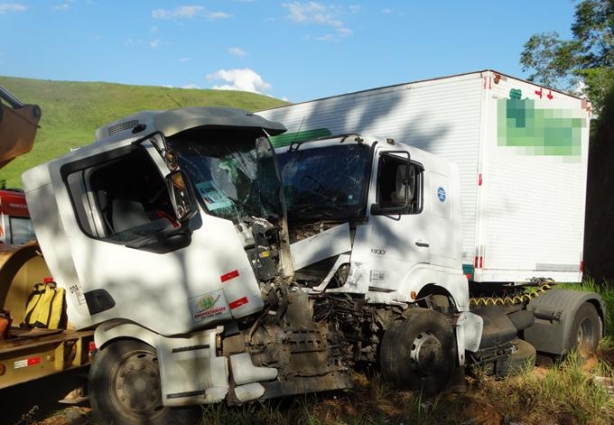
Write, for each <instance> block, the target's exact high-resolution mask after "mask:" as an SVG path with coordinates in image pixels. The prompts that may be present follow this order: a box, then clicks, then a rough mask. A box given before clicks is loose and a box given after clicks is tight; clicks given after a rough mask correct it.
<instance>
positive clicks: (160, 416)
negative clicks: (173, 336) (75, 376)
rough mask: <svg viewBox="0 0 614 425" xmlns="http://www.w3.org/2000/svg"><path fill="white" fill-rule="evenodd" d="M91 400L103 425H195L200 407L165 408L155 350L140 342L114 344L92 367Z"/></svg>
mask: <svg viewBox="0 0 614 425" xmlns="http://www.w3.org/2000/svg"><path fill="white" fill-rule="evenodd" d="M89 398H90V403H91V405H92V409H93V410H94V412H95V414H96V415H97V417H98V418H99V420H100V421H101V423H102V424H104V425H111V424H113V425H145V424H147V425H179V424H194V423H196V422H197V420H198V419H199V414H200V409H198V407H189V408H170V407H165V406H163V405H162V395H161V387H160V369H159V366H158V358H157V355H156V350H155V349H154V348H153V347H151V346H150V345H147V344H145V343H143V342H140V341H135V340H121V341H115V342H112V343H111V344H110V345H109V346H107V347H105V348H103V349H102V350H100V351H99V352H98V353H97V354H96V357H95V358H94V362H93V363H92V366H91V367H90V373H89Z"/></svg>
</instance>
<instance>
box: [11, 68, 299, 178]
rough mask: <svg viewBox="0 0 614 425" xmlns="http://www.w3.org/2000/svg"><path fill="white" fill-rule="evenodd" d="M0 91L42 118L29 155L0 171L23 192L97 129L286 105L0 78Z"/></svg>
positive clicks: (203, 93) (199, 93) (231, 95)
mask: <svg viewBox="0 0 614 425" xmlns="http://www.w3.org/2000/svg"><path fill="white" fill-rule="evenodd" d="M0 86H2V87H4V88H6V89H7V90H9V91H10V92H11V93H12V94H13V95H15V96H16V97H17V98H18V99H19V100H20V101H21V102H23V103H26V104H37V105H39V106H40V107H41V109H42V111H43V114H42V118H41V120H40V123H39V125H40V129H39V130H38V133H37V137H36V142H35V144H34V148H33V149H32V151H31V152H30V153H28V154H26V155H24V156H22V157H20V158H17V159H15V160H14V161H12V162H11V163H10V164H9V165H8V166H6V167H5V168H3V169H2V170H0V180H5V181H6V184H7V186H8V187H21V177H20V176H21V173H22V172H23V171H24V170H26V169H28V168H30V167H33V166H35V165H38V164H41V163H43V162H45V161H48V160H49V159H52V158H55V157H57V156H60V155H62V154H64V153H66V152H68V151H69V150H70V149H71V148H74V147H78V146H83V145H85V144H88V143H90V142H92V141H93V139H94V131H95V130H96V128H98V127H100V126H102V125H104V124H106V123H108V122H111V121H114V120H116V119H119V118H121V117H123V116H126V115H130V114H132V113H135V112H138V111H142V110H148V109H149V110H151V109H172V108H177V107H179V106H230V107H235V108H241V109H246V110H248V111H257V110H260V109H265V108H270V107H275V106H280V105H284V104H287V102H284V101H282V100H279V99H274V98H272V97H268V96H263V95H259V94H254V93H247V92H239V91H222V90H196V89H189V90H188V89H179V88H167V87H151V86H131V85H123V84H110V83H81V82H70V81H46V80H32V79H26V78H14V77H2V76H0Z"/></svg>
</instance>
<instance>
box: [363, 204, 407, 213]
mask: <svg viewBox="0 0 614 425" xmlns="http://www.w3.org/2000/svg"><path fill="white" fill-rule="evenodd" d="M370 211H371V215H397V214H404V213H406V212H407V205H400V206H394V207H382V206H381V205H380V204H378V203H375V204H371V210H370Z"/></svg>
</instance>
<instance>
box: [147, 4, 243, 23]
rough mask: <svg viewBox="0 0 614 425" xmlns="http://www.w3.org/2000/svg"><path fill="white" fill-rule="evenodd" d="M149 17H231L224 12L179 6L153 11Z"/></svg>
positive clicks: (213, 18) (200, 7) (199, 7)
mask: <svg viewBox="0 0 614 425" xmlns="http://www.w3.org/2000/svg"><path fill="white" fill-rule="evenodd" d="M151 17H152V18H154V19H192V18H197V17H205V18H207V19H211V20H215V19H224V18H230V17H232V15H230V14H229V13H226V12H209V11H206V10H205V8H204V7H202V6H195V5H193V6H187V5H186V6H179V7H176V8H175V9H172V10H171V9H155V10H153V11H152V12H151Z"/></svg>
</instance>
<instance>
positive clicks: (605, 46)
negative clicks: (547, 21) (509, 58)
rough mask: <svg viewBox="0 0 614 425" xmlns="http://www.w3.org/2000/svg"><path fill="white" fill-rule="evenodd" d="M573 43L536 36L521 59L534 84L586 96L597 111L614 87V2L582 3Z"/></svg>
mask: <svg viewBox="0 0 614 425" xmlns="http://www.w3.org/2000/svg"><path fill="white" fill-rule="evenodd" d="M571 32H572V39H571V40H563V39H561V38H560V36H559V34H558V33H556V32H549V33H541V34H534V35H532V36H531V37H530V38H529V40H528V41H527V42H526V43H525V44H524V50H523V51H522V54H521V56H520V63H521V65H522V69H523V71H532V74H531V75H530V76H529V80H530V81H534V82H536V83H539V84H543V85H546V86H548V87H553V88H557V89H560V90H564V91H568V92H572V93H575V94H585V95H587V97H588V98H589V99H590V100H591V102H592V103H593V105H594V107H595V109H596V110H597V111H599V110H600V108H601V106H602V105H603V101H604V97H605V94H606V93H607V91H608V90H609V89H610V88H611V87H613V86H614V0H582V1H580V2H579V3H578V5H577V6H576V9H575V15H574V22H573V24H572V26H571Z"/></svg>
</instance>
